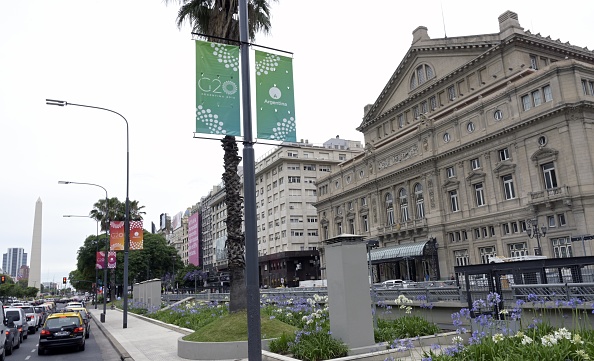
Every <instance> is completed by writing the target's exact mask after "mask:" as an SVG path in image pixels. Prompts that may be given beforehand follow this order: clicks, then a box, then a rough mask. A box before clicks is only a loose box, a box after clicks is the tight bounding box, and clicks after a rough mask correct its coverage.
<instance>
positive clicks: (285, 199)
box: [256, 136, 363, 287]
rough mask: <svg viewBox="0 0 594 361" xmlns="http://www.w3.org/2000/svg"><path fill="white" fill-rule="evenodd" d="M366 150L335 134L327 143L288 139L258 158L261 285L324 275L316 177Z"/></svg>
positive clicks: (257, 195)
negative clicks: (288, 141)
mask: <svg viewBox="0 0 594 361" xmlns="http://www.w3.org/2000/svg"><path fill="white" fill-rule="evenodd" d="M362 152H363V145H362V143H361V142H359V141H352V140H345V139H341V138H340V137H339V136H336V137H335V138H333V139H330V140H328V141H327V142H325V143H324V144H323V145H313V144H311V143H309V142H308V141H307V140H306V141H305V142H303V141H302V142H298V143H284V144H282V145H281V146H279V147H277V148H275V149H273V150H271V151H270V152H268V153H267V154H266V155H264V156H263V157H262V158H261V159H259V160H258V161H257V162H256V210H257V212H258V213H257V215H256V219H257V233H258V256H259V258H258V259H259V266H260V282H261V284H262V286H267V287H278V286H282V285H288V286H298V285H299V281H300V280H315V279H320V259H319V252H318V248H319V247H320V236H319V229H318V213H317V211H316V208H315V207H314V204H315V202H316V201H317V196H318V188H317V186H316V182H317V180H318V179H319V178H320V177H323V176H325V175H326V174H330V173H331V172H338V171H339V169H340V164H342V163H344V162H347V161H349V160H351V159H353V158H354V157H355V156H356V155H358V154H361V153H362Z"/></svg>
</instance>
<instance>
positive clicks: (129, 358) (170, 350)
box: [87, 306, 185, 361]
mask: <svg viewBox="0 0 594 361" xmlns="http://www.w3.org/2000/svg"><path fill="white" fill-rule="evenodd" d="M92 307H93V306H89V307H87V308H88V309H89V311H91V314H92V315H93V319H94V320H95V323H96V326H97V328H95V330H94V331H91V332H103V333H104V334H105V336H106V337H107V338H108V339H109V341H110V342H111V344H112V345H113V346H114V347H115V348H116V350H117V351H118V353H119V354H120V356H121V359H122V360H125V361H169V360H185V359H183V358H181V357H178V356H177V340H178V339H179V338H180V337H182V336H184V335H185V333H183V332H179V331H175V330H171V329H168V328H166V327H163V326H160V325H158V324H154V323H151V322H148V321H145V320H143V319H141V318H138V317H136V316H133V315H132V314H131V313H130V312H128V320H127V321H128V325H127V326H128V327H127V328H124V327H123V325H124V323H123V315H124V314H123V312H122V311H121V310H117V309H116V310H111V309H108V310H107V314H106V315H105V323H101V321H100V320H101V313H102V312H103V308H97V309H94V308H92Z"/></svg>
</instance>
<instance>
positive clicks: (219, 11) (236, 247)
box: [165, 0, 275, 312]
mask: <svg viewBox="0 0 594 361" xmlns="http://www.w3.org/2000/svg"><path fill="white" fill-rule="evenodd" d="M170 1H173V0H165V3H168V2H170ZM239 1H240V0H178V1H177V2H178V3H179V4H180V5H181V7H180V9H179V11H178V13H177V26H178V28H181V27H182V25H183V24H184V23H185V22H188V23H189V24H190V25H191V26H192V31H193V32H196V33H199V34H201V35H203V36H204V37H205V38H206V39H207V40H208V41H212V42H218V43H223V44H228V43H231V44H237V43H238V42H239V17H238V11H239ZM273 1H275V0H273ZM247 2H248V3H247V8H248V10H247V11H248V33H249V34H248V37H249V40H250V41H251V42H253V41H254V40H255V38H256V33H257V32H259V31H261V32H263V33H265V34H267V33H268V32H269V31H270V6H269V1H268V0H247ZM222 147H223V149H224V150H225V155H224V167H225V172H224V173H223V183H224V185H225V194H226V195H225V204H226V205H227V235H228V236H227V240H226V241H225V247H226V248H227V264H228V267H229V273H230V289H229V293H230V302H229V311H230V312H237V311H242V310H247V298H246V284H245V235H244V233H243V231H242V229H241V224H242V223H243V216H242V209H243V199H242V197H241V195H240V190H241V182H240V177H239V175H238V173H237V166H238V164H239V162H240V161H241V157H240V156H239V155H238V147H237V142H236V140H235V137H233V136H225V138H223V139H222Z"/></svg>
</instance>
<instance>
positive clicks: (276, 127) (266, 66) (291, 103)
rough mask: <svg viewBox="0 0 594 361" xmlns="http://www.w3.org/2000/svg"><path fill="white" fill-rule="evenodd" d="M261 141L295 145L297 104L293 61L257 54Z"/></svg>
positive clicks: (257, 108)
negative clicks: (293, 143) (284, 142)
mask: <svg viewBox="0 0 594 361" xmlns="http://www.w3.org/2000/svg"><path fill="white" fill-rule="evenodd" d="M256 115H257V117H258V123H257V125H258V126H257V128H258V129H257V137H258V138H261V139H270V140H278V141H286V142H295V141H296V139H297V135H296V132H295V100H294V90H293V62H292V59H291V58H287V57H284V56H280V55H275V54H269V53H265V52H262V51H258V50H256Z"/></svg>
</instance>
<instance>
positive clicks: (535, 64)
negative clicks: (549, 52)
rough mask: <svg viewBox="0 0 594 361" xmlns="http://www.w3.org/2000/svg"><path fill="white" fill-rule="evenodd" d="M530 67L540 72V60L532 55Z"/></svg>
mask: <svg viewBox="0 0 594 361" xmlns="http://www.w3.org/2000/svg"><path fill="white" fill-rule="evenodd" d="M530 67H531V68H532V69H534V70H538V58H537V57H536V55H530Z"/></svg>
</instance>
